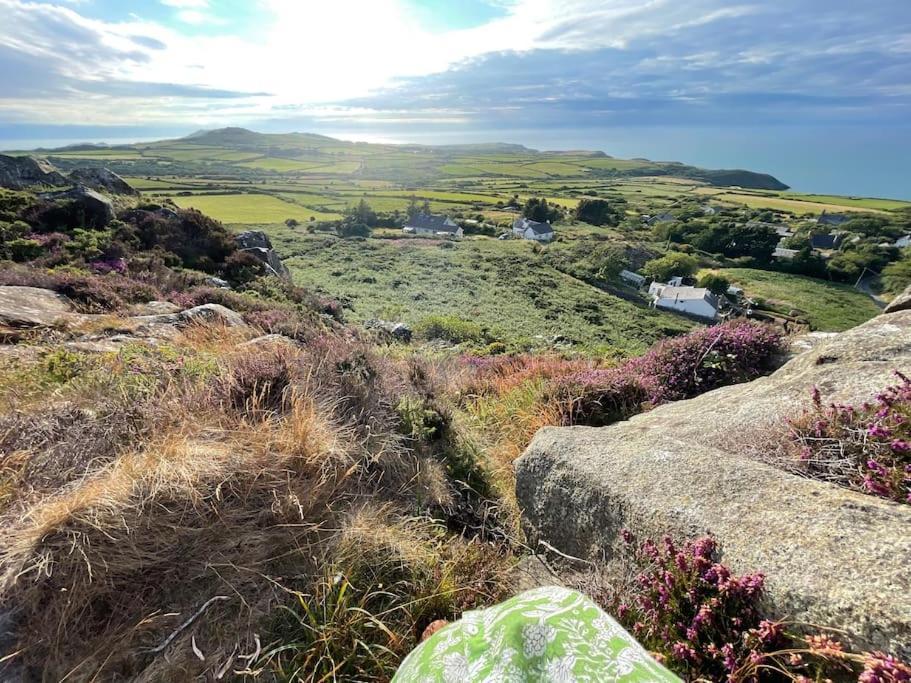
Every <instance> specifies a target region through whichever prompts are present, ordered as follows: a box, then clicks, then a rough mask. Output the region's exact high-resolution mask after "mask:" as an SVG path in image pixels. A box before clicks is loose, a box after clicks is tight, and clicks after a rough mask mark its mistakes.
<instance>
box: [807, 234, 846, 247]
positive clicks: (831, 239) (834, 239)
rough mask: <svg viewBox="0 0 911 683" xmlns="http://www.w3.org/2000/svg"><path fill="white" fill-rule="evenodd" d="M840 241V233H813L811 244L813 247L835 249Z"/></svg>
mask: <svg viewBox="0 0 911 683" xmlns="http://www.w3.org/2000/svg"><path fill="white" fill-rule="evenodd" d="M839 242H841V236H840V235H813V236H812V237H811V238H810V246H811V247H812V248H813V249H835V248H836V247H838V243H839Z"/></svg>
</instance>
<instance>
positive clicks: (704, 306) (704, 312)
mask: <svg viewBox="0 0 911 683" xmlns="http://www.w3.org/2000/svg"><path fill="white" fill-rule="evenodd" d="M648 293H649V295H650V296H651V297H652V306H654V307H655V308H660V309H663V310H665V311H674V312H676V313H683V314H685V315H690V316H693V317H694V318H700V319H701V320H712V321H714V320H717V319H718V308H719V306H720V302H719V301H718V297H717V296H715V295H714V294H712V293H711V292H710V291H709V290H708V289H706V288H704V287H685V286H684V287H675V286H674V285H665V284H661V283H659V282H653V283H652V285H651V286H650V287H649V288H648Z"/></svg>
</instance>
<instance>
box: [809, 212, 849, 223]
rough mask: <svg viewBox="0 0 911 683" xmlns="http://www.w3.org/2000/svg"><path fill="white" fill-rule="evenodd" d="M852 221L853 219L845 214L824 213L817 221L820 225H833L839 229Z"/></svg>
mask: <svg viewBox="0 0 911 683" xmlns="http://www.w3.org/2000/svg"><path fill="white" fill-rule="evenodd" d="M849 220H851V217H850V216H849V215H847V214H844V213H827V212H826V211H823V212H822V213H821V214H819V218H817V219H816V222H817V223H818V224H819V225H831V226H833V227H838V226H839V225H842V224H843V223H847V222H848V221H849Z"/></svg>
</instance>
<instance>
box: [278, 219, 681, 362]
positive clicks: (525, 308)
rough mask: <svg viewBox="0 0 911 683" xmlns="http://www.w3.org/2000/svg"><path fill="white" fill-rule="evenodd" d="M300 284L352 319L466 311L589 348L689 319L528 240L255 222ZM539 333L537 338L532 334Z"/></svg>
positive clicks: (639, 343) (641, 346)
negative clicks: (597, 279)
mask: <svg viewBox="0 0 911 683" xmlns="http://www.w3.org/2000/svg"><path fill="white" fill-rule="evenodd" d="M262 229H264V230H265V231H266V232H267V233H269V235H270V236H271V237H272V238H273V242H274V244H275V245H276V248H277V249H278V251H279V253H280V254H282V256H283V257H284V259H285V262H286V263H287V265H288V266H289V268H290V269H291V271H292V273H293V275H294V279H295V281H296V282H297V283H298V284H301V285H303V286H306V287H310V288H318V289H320V290H322V291H324V292H326V293H328V294H331V295H333V296H337V297H341V298H342V299H343V300H345V301H347V302H349V303H350V305H351V307H352V310H350V311H349V312H348V313H347V315H348V316H349V317H350V318H352V319H353V320H357V321H363V320H366V319H367V318H373V317H380V318H385V319H393V320H402V321H404V322H406V323H409V324H411V325H414V326H418V325H419V324H420V323H421V322H422V321H423V320H424V319H425V318H428V317H430V316H434V315H447V316H456V317H459V318H463V319H466V320H471V321H473V322H475V323H478V324H480V325H482V326H484V327H486V328H488V329H489V330H490V332H491V333H492V334H493V335H494V336H496V337H499V338H501V339H503V340H505V341H509V342H517V341H523V340H526V341H527V340H532V341H533V340H534V337H535V336H536V335H544V336H546V337H547V336H553V335H564V336H566V337H569V338H570V339H573V340H574V341H576V342H578V343H579V344H580V345H584V346H587V347H590V348H593V347H611V348H612V349H615V350H616V351H619V352H621V353H638V352H641V351H643V350H645V349H646V348H647V347H648V346H649V345H650V344H651V343H652V342H653V341H655V340H656V339H659V338H661V337H662V336H665V335H667V334H674V333H678V332H682V331H684V330H686V329H689V328H690V327H691V326H692V325H691V323H689V322H687V321H685V320H683V319H682V318H679V317H676V316H672V315H670V314H667V313H662V312H658V311H654V310H651V309H648V308H646V307H644V306H636V305H634V304H632V303H629V302H627V301H624V300H622V299H620V298H618V297H615V296H612V295H611V294H608V293H606V292H603V291H601V290H598V289H595V288H593V287H591V286H589V285H587V284H585V283H582V282H580V281H578V280H575V279H573V278H571V277H569V276H567V275H564V274H562V273H559V272H557V271H556V270H554V269H553V268H551V267H549V266H547V265H545V264H544V263H543V262H542V260H541V258H540V256H539V255H537V254H536V253H535V251H534V248H533V245H531V244H529V243H527V242H518V241H507V242H500V241H497V240H492V239H478V240H466V241H463V242H461V243H458V244H455V245H454V246H453V247H451V248H443V247H441V246H440V245H441V242H438V241H433V240H416V239H407V238H403V239H397V240H380V239H368V240H344V239H339V238H335V237H326V236H321V235H306V234H302V233H301V231H300V229H298V230H289V229H288V228H286V227H285V226H284V225H266V226H262ZM539 341H540V340H539Z"/></svg>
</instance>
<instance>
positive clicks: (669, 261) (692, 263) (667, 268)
mask: <svg viewBox="0 0 911 683" xmlns="http://www.w3.org/2000/svg"><path fill="white" fill-rule="evenodd" d="M698 268H699V261H698V259H697V258H696V257H695V256H690V255H689V254H681V253H680V252H676V251H672V252H671V253H669V254H665V255H664V256H662V257H661V258H656V259H652V260H651V261H649V262H648V263H646V264H645V266H644V267H643V268H642V271H643V272H644V273H645V274H646V275H647V276H649V277H651V278H653V279H655V280H660V281H661V282H666V281H667V280H669V279H671V278H672V277H674V276H675V275H679V276H681V277H689V276H691V275H693V274H694V273H695V272H696V270H698Z"/></svg>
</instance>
